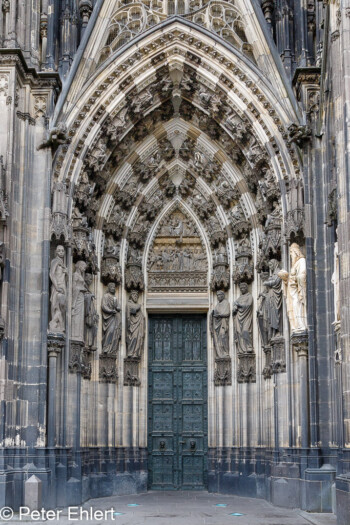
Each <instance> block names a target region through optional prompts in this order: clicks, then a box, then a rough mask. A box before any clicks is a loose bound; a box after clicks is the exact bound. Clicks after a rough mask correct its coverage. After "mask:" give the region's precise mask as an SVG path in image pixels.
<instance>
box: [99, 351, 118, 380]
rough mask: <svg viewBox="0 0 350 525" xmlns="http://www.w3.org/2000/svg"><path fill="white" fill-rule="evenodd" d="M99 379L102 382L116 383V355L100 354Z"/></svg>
mask: <svg viewBox="0 0 350 525" xmlns="http://www.w3.org/2000/svg"><path fill="white" fill-rule="evenodd" d="M99 379H100V381H101V382H102V383H116V382H117V379H118V372H117V363H116V358H115V356H111V355H108V354H101V355H100V371H99Z"/></svg>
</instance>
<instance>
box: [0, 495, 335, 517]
mask: <svg viewBox="0 0 350 525" xmlns="http://www.w3.org/2000/svg"><path fill="white" fill-rule="evenodd" d="M82 509H84V510H87V511H88V513H83V515H82V516H81V517H80V507H74V508H73V509H72V508H71V515H70V516H69V515H68V509H63V510H61V511H60V515H59V519H47V520H45V521H42V519H41V518H40V521H38V520H37V519H36V520H35V521H34V520H31V519H29V518H28V517H22V518H21V520H19V516H18V515H15V516H14V518H13V519H12V520H10V521H7V522H6V523H11V524H12V525H14V524H16V525H19V524H21V523H25V522H26V523H28V522H31V523H34V522H35V523H45V524H48V523H52V524H53V525H68V524H69V525H73V524H76V523H79V522H83V523H91V524H94V525H95V524H98V523H100V524H101V523H103V524H117V525H226V524H227V525H228V524H232V525H310V524H313V525H335V524H336V518H335V516H334V515H333V514H309V513H306V512H303V511H301V510H300V509H283V508H279V507H274V506H273V505H271V504H270V503H268V502H266V501H264V500H260V499H253V498H242V497H238V496H228V495H219V494H209V493H208V492H205V491H203V492H190V491H187V492H177V491H176V492H175V491H174V492H170V491H169V492H163V491H162V492H157V491H150V492H148V493H146V494H138V495H133V496H110V497H108V498H100V499H92V500H89V501H88V502H86V503H85V504H84V505H83V506H82ZM91 509H92V512H95V511H97V510H99V511H101V515H103V516H101V515H100V516H95V517H96V518H98V519H94V518H92V519H91V514H90V513H91ZM111 509H113V511H112V512H113V516H111V514H112V512H111ZM105 511H107V513H105ZM56 512H57V511H56ZM233 514H236V515H233ZM48 517H49V518H50V516H48ZM52 517H53V516H52ZM56 518H57V516H56ZM0 523H1V524H3V523H5V522H4V521H0Z"/></svg>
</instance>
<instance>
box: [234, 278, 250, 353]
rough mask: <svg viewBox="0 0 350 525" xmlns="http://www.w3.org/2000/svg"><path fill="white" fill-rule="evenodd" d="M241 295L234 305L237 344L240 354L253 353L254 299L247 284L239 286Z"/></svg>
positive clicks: (242, 283)
mask: <svg viewBox="0 0 350 525" xmlns="http://www.w3.org/2000/svg"><path fill="white" fill-rule="evenodd" d="M239 289H240V291H241V295H240V296H239V297H238V299H237V300H236V301H235V302H234V303H233V316H234V331H235V342H236V345H237V353H238V354H251V353H253V297H252V295H251V293H249V291H248V285H247V283H244V282H241V283H240V285H239Z"/></svg>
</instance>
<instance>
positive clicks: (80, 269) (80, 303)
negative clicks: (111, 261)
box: [71, 261, 87, 342]
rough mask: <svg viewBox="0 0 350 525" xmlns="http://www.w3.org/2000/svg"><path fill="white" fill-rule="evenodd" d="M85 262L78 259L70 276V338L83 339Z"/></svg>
mask: <svg viewBox="0 0 350 525" xmlns="http://www.w3.org/2000/svg"><path fill="white" fill-rule="evenodd" d="M86 266H87V265H86V262H85V261H78V262H77V263H76V265H75V272H74V273H73V277H72V335H71V337H72V339H73V340H74V341H81V342H83V341H84V306H85V300H84V295H85V292H86V285H85V270H86Z"/></svg>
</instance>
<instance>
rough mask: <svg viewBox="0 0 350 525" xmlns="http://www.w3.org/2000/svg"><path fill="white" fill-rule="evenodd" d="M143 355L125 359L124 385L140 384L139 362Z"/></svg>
mask: <svg viewBox="0 0 350 525" xmlns="http://www.w3.org/2000/svg"><path fill="white" fill-rule="evenodd" d="M140 361H141V357H126V358H125V359H124V386H140V385H141V381H140V379H139V363H140Z"/></svg>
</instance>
